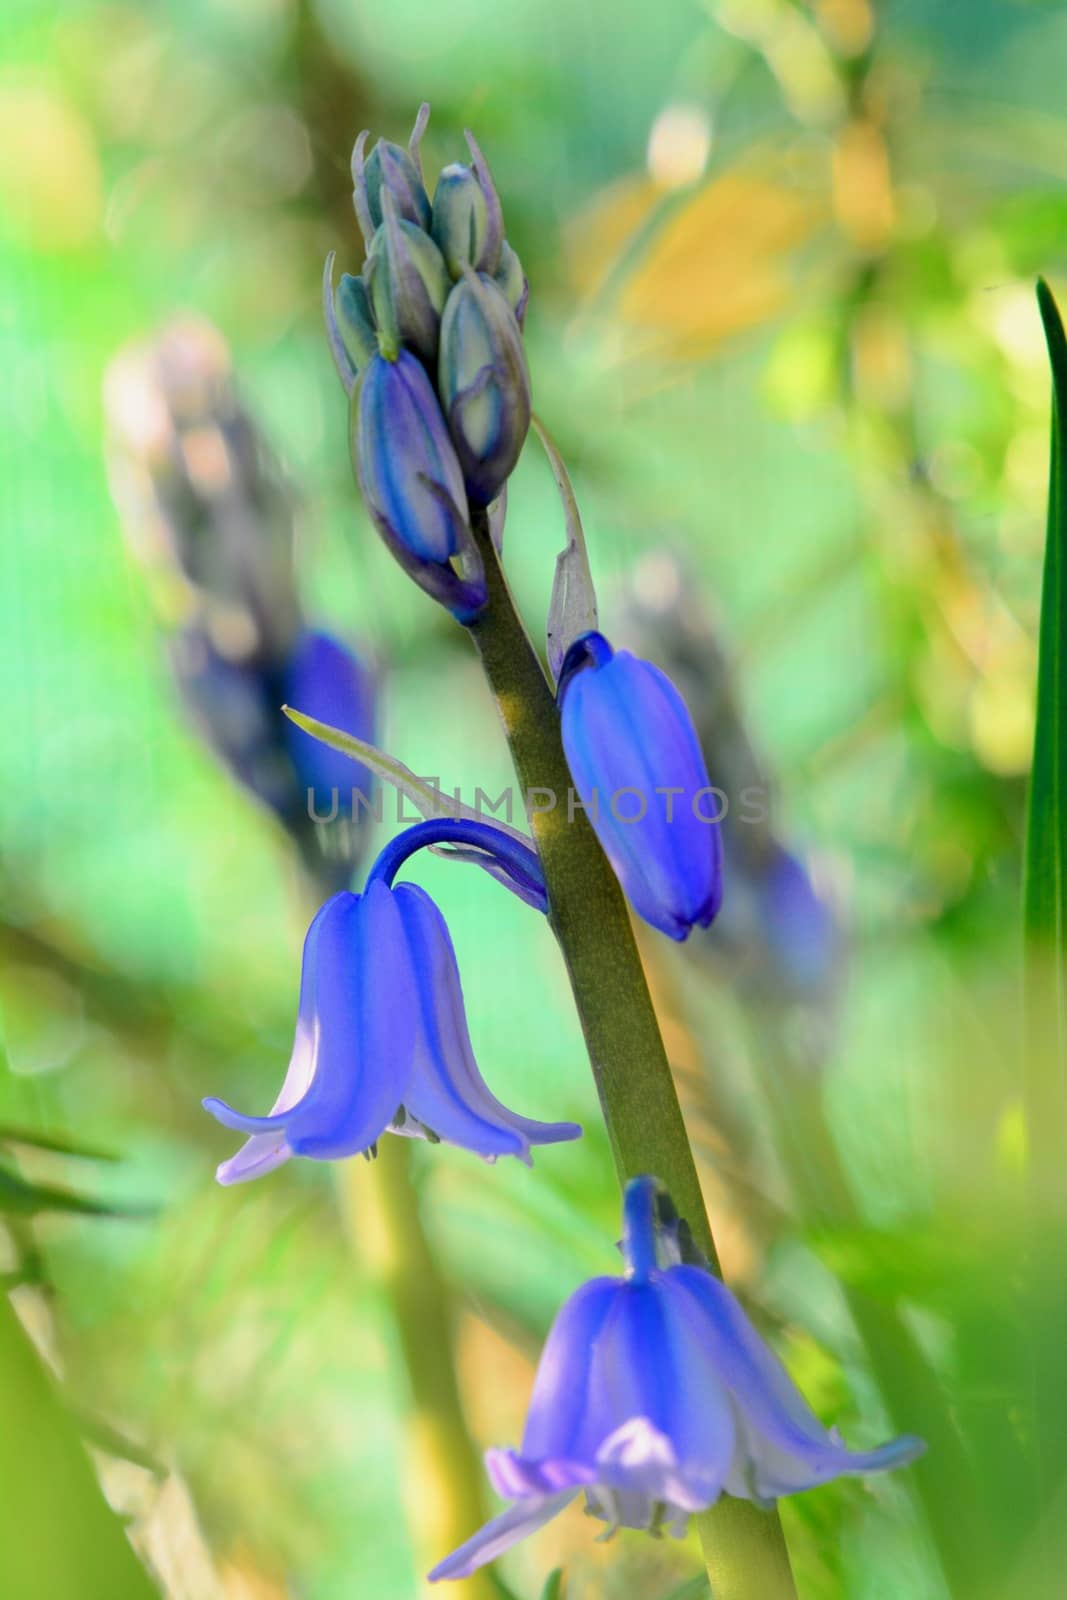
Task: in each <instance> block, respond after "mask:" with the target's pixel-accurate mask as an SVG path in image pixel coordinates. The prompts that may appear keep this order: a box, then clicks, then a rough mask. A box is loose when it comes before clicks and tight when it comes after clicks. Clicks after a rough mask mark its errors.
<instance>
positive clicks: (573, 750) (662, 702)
mask: <svg viewBox="0 0 1067 1600" xmlns="http://www.w3.org/2000/svg"><path fill="white" fill-rule="evenodd" d="M560 696H561V702H562V706H561V716H562V733H563V748H564V751H565V753H566V756H567V764H568V766H569V767H570V771H571V776H572V778H573V779H574V786H575V788H576V790H577V792H578V795H579V796H580V798H581V801H582V804H583V805H584V806H585V808H586V811H587V813H588V815H589V820H590V822H591V823H592V826H593V829H594V831H595V832H596V836H597V838H598V839H599V840H600V843H601V845H602V847H603V849H604V852H605V854H606V855H607V857H608V860H609V861H610V862H611V865H612V867H613V868H614V870H615V874H616V876H617V877H618V879H619V882H620V883H621V884H622V886H623V889H624V890H625V891H626V896H627V898H628V900H629V901H630V904H631V905H632V906H633V908H634V910H635V911H637V912H638V913H639V914H640V915H641V916H642V917H644V919H645V921H646V922H650V923H651V924H652V926H653V927H655V928H659V929H660V930H661V931H662V932H663V933H666V934H669V935H670V937H671V938H672V939H685V938H686V937H687V936H688V934H689V932H690V930H691V929H692V928H693V927H694V926H696V925H699V926H700V927H707V925H708V924H709V923H710V922H711V921H712V919H713V918H714V916H715V914H716V913H717V911H718V909H719V906H720V905H721V903H722V839H721V836H720V832H719V825H718V822H717V821H715V820H711V819H714V818H715V817H716V816H717V813H718V809H719V806H720V803H721V801H720V797H719V796H717V795H716V793H715V792H714V791H713V790H712V788H711V781H710V779H709V777H708V770H707V767H706V765H705V763H704V756H703V753H702V752H701V749H700V744H699V741H698V739H697V736H696V732H695V729H694V727H693V722H692V718H691V717H690V715H689V711H688V709H687V708H686V705H685V702H684V700H683V699H682V697H681V695H680V694H679V693H678V691H677V689H676V688H675V687H674V685H673V684H672V683H671V681H670V679H669V678H668V677H667V676H666V674H665V673H663V672H661V671H660V670H659V668H658V667H655V666H653V665H652V663H651V662H649V661H642V660H641V659H640V658H639V657H637V656H633V655H631V654H630V652H629V651H628V650H619V651H613V650H612V649H611V646H610V645H609V644H608V642H607V640H606V639H604V638H603V637H602V636H601V635H600V634H588V635H586V636H585V638H584V639H583V640H579V641H577V642H576V644H575V645H574V646H573V647H572V649H571V651H570V652H569V653H568V658H567V661H565V662H564V667H563V671H562V673H561V677H560ZM669 790H673V791H674V792H673V793H672V794H668V793H666V792H664V791H669Z"/></svg>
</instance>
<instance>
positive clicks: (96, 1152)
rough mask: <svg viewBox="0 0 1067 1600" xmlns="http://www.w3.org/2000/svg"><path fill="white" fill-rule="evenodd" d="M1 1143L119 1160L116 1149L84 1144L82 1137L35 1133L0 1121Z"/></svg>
mask: <svg viewBox="0 0 1067 1600" xmlns="http://www.w3.org/2000/svg"><path fill="white" fill-rule="evenodd" d="M0 1144H15V1145H22V1146H24V1147H25V1148H26V1149H27V1150H53V1151H55V1153H56V1154H57V1155H61V1156H77V1157H78V1158H79V1160H81V1161H117V1160H118V1159H119V1157H118V1156H117V1155H116V1153H115V1151H114V1150H102V1149H101V1148H100V1146H99V1145H93V1144H84V1143H83V1142H82V1141H81V1140H80V1139H69V1138H67V1137H66V1135H65V1134H59V1133H34V1132H32V1131H31V1129H29V1128H16V1127H13V1126H12V1125H11V1124H10V1123H6V1122H0Z"/></svg>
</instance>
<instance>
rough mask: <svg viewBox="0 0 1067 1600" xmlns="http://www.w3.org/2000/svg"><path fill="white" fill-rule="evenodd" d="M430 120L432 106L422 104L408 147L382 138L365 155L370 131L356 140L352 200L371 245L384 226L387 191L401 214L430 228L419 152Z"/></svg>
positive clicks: (427, 200)
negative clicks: (384, 206)
mask: <svg viewBox="0 0 1067 1600" xmlns="http://www.w3.org/2000/svg"><path fill="white" fill-rule="evenodd" d="M429 120H430V108H429V106H427V105H423V106H420V107H419V114H418V116H417V117H416V119H415V127H414V129H413V130H412V134H411V138H410V139H409V140H408V148H407V149H406V150H405V149H403V148H402V146H400V145H398V144H393V143H392V141H391V140H389V139H379V140H378V143H377V144H376V145H375V146H374V149H373V150H372V151H371V153H370V155H369V156H365V155H364V151H365V148H366V144H367V139H368V138H369V137H370V135H369V133H368V132H367V131H366V130H364V132H363V133H361V134H360V136H359V138H358V139H357V140H356V143H355V147H354V149H353V151H352V185H353V189H352V201H353V204H354V206H355V212H356V220H357V222H358V223H359V225H360V228H361V230H362V232H363V237H364V240H365V242H366V243H367V244H368V245H369V244H370V242H371V239H372V238H373V237H374V232H375V229H376V228H380V227H381V225H382V216H383V207H382V192H383V190H384V191H387V192H388V193H389V195H390V196H391V197H392V201H393V204H394V206H395V207H396V213H397V216H398V217H403V218H404V220H405V221H406V222H413V223H414V224H415V226H416V227H419V228H423V229H425V230H428V229H429V226H430V197H429V195H428V194H427V193H426V186H425V184H424V183H423V181H422V159H421V157H420V155H419V145H420V143H421V141H422V136H423V133H424V132H425V130H426V124H427V122H428V121H429Z"/></svg>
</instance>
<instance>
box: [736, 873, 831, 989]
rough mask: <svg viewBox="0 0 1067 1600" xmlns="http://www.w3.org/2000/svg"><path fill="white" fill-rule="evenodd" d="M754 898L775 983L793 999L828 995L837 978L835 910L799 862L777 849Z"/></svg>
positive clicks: (763, 874) (760, 877) (758, 884)
mask: <svg viewBox="0 0 1067 1600" xmlns="http://www.w3.org/2000/svg"><path fill="white" fill-rule="evenodd" d="M756 895H757V904H758V916H759V922H760V928H761V931H762V934H763V938H764V941H765V943H766V946H767V949H768V951H769V953H770V956H771V959H772V962H773V970H774V974H775V980H776V982H777V983H778V984H779V985H780V987H781V988H782V989H783V990H784V991H785V992H786V993H787V994H789V995H793V996H798V997H802V996H808V995H814V994H819V993H822V994H827V993H828V992H829V991H830V990H831V989H832V988H833V985H834V981H835V979H836V978H837V977H838V976H839V972H838V968H839V966H840V958H841V938H840V930H839V928H838V925H837V919H836V917H835V916H834V910H833V906H832V905H831V904H830V902H829V901H828V900H826V899H823V898H820V896H819V895H818V894H817V893H816V890H815V885H814V884H813V883H812V880H811V876H810V874H809V873H808V871H807V869H806V868H805V867H804V865H803V863H802V862H801V861H798V859H797V857H796V856H795V855H792V854H791V853H790V851H788V850H786V849H784V848H783V847H782V846H780V845H775V846H774V848H773V850H772V851H771V855H770V859H769V860H768V861H767V862H766V864H765V866H764V869H763V872H762V873H761V874H760V876H759V879H758V883H757V889H756Z"/></svg>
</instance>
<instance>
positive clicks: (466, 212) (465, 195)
mask: <svg viewBox="0 0 1067 1600" xmlns="http://www.w3.org/2000/svg"><path fill="white" fill-rule="evenodd" d="M489 224H490V217H489V205H488V202H487V200H486V197H485V191H484V190H483V189H482V186H481V184H480V183H479V182H478V177H477V174H476V173H475V172H474V170H473V168H471V167H465V166H463V165H462V163H461V162H458V161H453V162H451V163H450V164H449V165H448V166H447V167H443V168H442V169H441V176H440V177H439V178H438V180H437V188H436V189H435V191H434V197H433V219H432V221H431V223H430V231H431V233H432V234H433V237H434V239H435V240H436V242H437V245H438V248H439V249H440V251H441V254H442V255H443V256H444V259H445V262H446V263H447V265H448V270H449V272H450V273H451V274H452V276H453V278H460V277H462V276H463V269H464V267H473V268H474V270H475V271H476V272H490V273H491V272H495V271H496V267H497V262H498V260H499V256H500V244H501V240H500V235H499V233H497V235H496V237H495V238H494V237H493V236H492V234H491V232H490V225H489Z"/></svg>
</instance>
